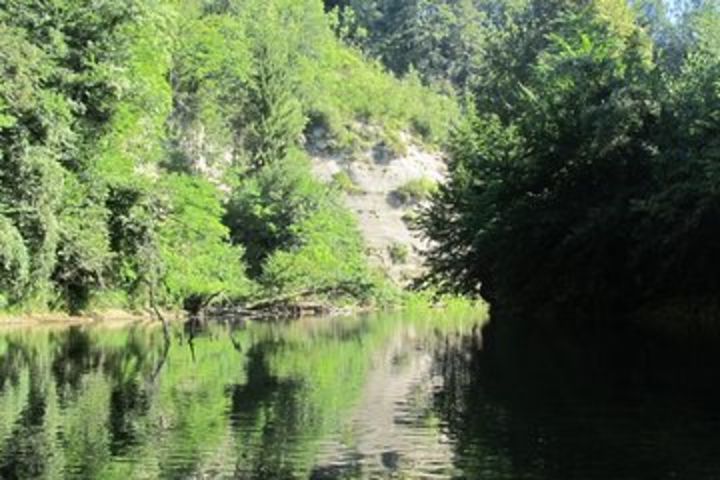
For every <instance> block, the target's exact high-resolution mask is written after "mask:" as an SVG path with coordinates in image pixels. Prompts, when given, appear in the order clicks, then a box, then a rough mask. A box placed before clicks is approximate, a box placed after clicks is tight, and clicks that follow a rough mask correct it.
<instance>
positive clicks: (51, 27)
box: [0, 0, 455, 311]
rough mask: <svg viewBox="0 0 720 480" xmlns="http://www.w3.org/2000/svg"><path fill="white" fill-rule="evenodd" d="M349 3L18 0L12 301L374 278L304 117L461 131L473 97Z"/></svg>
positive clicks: (344, 130)
mask: <svg viewBox="0 0 720 480" xmlns="http://www.w3.org/2000/svg"><path fill="white" fill-rule="evenodd" d="M336 23H337V22H336V19H335V17H332V16H328V15H327V14H326V13H325V11H324V8H323V4H322V2H321V1H320V0H304V1H300V2H298V1H296V0H292V1H291V0H273V1H270V2H268V1H260V0H242V1H240V0H238V1H214V0H186V1H177V0H160V1H155V0H152V1H151V0H130V1H125V2H100V3H98V2H92V1H88V0H62V1H54V2H32V1H27V0H9V1H7V2H3V3H2V5H0V45H2V47H0V75H1V77H2V81H0V239H1V241H0V308H10V309H15V310H17V309H45V308H63V309H69V310H73V311H78V310H83V309H87V308H92V307H94V306H97V307H114V306H120V307H123V306H125V307H132V306H137V307H140V306H143V305H146V304H147V302H149V301H152V300H154V301H155V302H156V303H163V304H165V305H169V306H174V305H179V304H181V303H182V302H183V301H185V300H187V299H188V298H198V297H201V298H202V297H210V296H214V295H217V294H219V293H225V294H226V295H230V296H233V297H238V296H239V297H242V296H248V295H253V294H257V293H258V292H259V291H260V290H263V289H264V288H272V289H273V290H277V289H280V290H287V289H291V288H292V289H295V288H297V289H302V288H307V287H311V286H316V285H322V286H332V284H333V283H343V284H345V283H346V282H353V283H354V284H356V285H363V286H364V287H363V288H364V289H365V290H366V289H368V288H371V284H372V282H371V281H370V280H369V277H368V276H369V275H370V273H369V270H368V269H367V267H366V266H365V264H364V259H363V255H362V253H363V246H362V242H361V238H360V236H359V233H358V230H357V228H356V226H355V224H354V220H353V219H352V217H350V216H349V214H348V213H347V212H345V211H344V210H343V207H342V206H340V203H339V202H338V199H337V196H338V195H337V192H336V191H335V190H333V189H332V188H330V187H326V186H324V185H321V184H320V183H318V182H317V181H315V180H314V179H313V178H312V175H311V173H310V167H309V163H308V162H307V161H306V160H305V158H304V156H305V153H304V152H303V147H304V135H305V134H306V133H307V132H308V131H309V130H310V129H322V130H323V131H324V132H326V133H325V135H326V136H327V137H328V138H329V139H330V140H331V143H332V145H334V147H335V148H338V149H350V148H356V147H358V146H360V145H363V144H364V143H367V142H378V141H383V140H384V139H386V138H387V139H395V138H397V137H398V133H399V131H401V130H409V129H412V128H415V129H416V130H417V132H418V134H419V135H422V136H423V137H424V139H425V141H426V142H428V143H436V142H441V141H443V139H444V138H445V134H446V132H447V131H448V129H447V124H449V119H450V118H451V117H452V116H453V115H454V112H455V103H454V101H453V100H452V99H450V98H447V97H445V96H441V95H439V94H436V93H433V92H432V91H430V90H428V89H427V88H425V87H423V86H422V85H420V83H419V82H418V81H417V79H414V78H408V79H406V80H398V79H396V78H395V77H393V76H392V75H390V74H388V73H386V72H385V70H384V69H383V68H382V67H381V66H379V65H378V64H375V63H372V62H368V61H366V60H365V59H364V57H363V55H362V54H361V53H359V51H357V50H356V49H354V48H352V47H349V46H346V45H345V44H343V43H342V42H341V41H340V40H338V39H337V38H336V36H335V34H334V28H335V25H336ZM385 99H389V100H385ZM420 99H422V101H420ZM368 123H371V124H373V125H374V126H375V127H379V128H373V129H368V128H363V125H365V124H368ZM368 131H370V132H374V133H373V135H376V137H377V138H370V137H369V135H368V134H367V132H368ZM321 231H322V232H325V231H327V232H329V235H327V236H324V235H320V234H319V232H321Z"/></svg>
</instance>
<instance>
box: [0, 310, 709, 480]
mask: <svg viewBox="0 0 720 480" xmlns="http://www.w3.org/2000/svg"><path fill="white" fill-rule="evenodd" d="M482 317H483V316H482V314H481V313H478V312H468V311H466V312H459V313H455V314H448V313H427V312H426V313H418V312H416V313H414V314H412V313H406V314H394V315H376V316H368V317H358V318H350V319H337V320H317V319H315V320H308V321H301V322H294V323H290V324H286V325H249V326H245V327H244V328H235V329H233V328H229V327H227V326H223V325H213V326H211V327H208V328H204V329H202V330H201V331H195V332H191V331H190V330H189V329H187V328H177V329H176V330H175V331H174V332H173V338H172V342H171V343H170V344H169V346H168V344H166V342H165V341H164V339H163V336H162V332H161V330H160V329H158V328H149V327H147V326H140V325H138V326H130V327H127V328H122V329H120V328H113V329H109V328H104V327H82V328H77V327H75V328H66V329H52V330H47V329H42V330H38V329H35V330H32V331H30V330H7V331H4V332H0V478H4V479H11V478H19V479H31V478H98V479H114V478H118V479H120V478H121V479H124V480H127V479H136V478H137V479H142V478H148V479H150V478H240V479H286V478H287V479H290V478H314V479H334V478H347V479H355V478H399V479H414V478H428V479H431V478H433V479H434V478H458V479H459V478H468V479H543V480H544V479H548V480H549V479H559V480H562V479H598V480H599V479H603V480H606V479H712V478H720V396H719V395H716V393H715V389H714V388H713V386H712V385H709V384H708V383H707V382H705V383H697V382H696V381H695V380H690V379H688V378H687V376H684V375H682V374H681V373H678V372H675V371H673V372H671V374H669V375H665V374H664V373H662V374H657V372H656V373H654V374H651V375H647V374H645V373H643V372H645V371H646V370H647V368H645V367H647V365H644V366H643V367H642V368H641V366H640V363H642V362H640V363H638V362H637V361H635V360H637V358H640V357H642V356H638V357H633V358H635V360H633V361H632V362H631V364H630V365H623V366H622V368H620V365H619V363H627V361H626V360H623V362H611V363H613V364H616V365H618V368H615V367H608V364H607V362H605V361H604V359H603V358H598V357H593V356H591V355H586V354H581V353H578V352H573V351H572V350H571V349H563V348H559V349H556V350H558V351H560V352H561V353H557V351H554V350H553V351H550V349H549V347H548V346H547V345H545V344H543V342H540V341H537V340H533V341H527V339H525V340H518V339H513V338H505V339H500V340H497V339H493V341H492V342H491V343H490V344H488V341H489V339H487V338H486V339H485V340H483V339H481V336H480V334H479V329H478V328H477V325H478V323H479V322H481V321H482ZM651 370H652V369H651ZM669 370H672V369H671V368H670V369H669ZM699 385H702V386H703V387H702V388H700V387H699Z"/></svg>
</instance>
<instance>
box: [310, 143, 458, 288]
mask: <svg viewBox="0 0 720 480" xmlns="http://www.w3.org/2000/svg"><path fill="white" fill-rule="evenodd" d="M404 140H405V141H406V142H407V144H408V145H409V146H408V148H407V152H406V153H405V154H403V155H402V156H398V157H395V158H393V157H392V156H390V155H388V154H387V152H385V151H384V149H382V147H376V148H374V149H371V150H368V151H365V152H363V153H362V154H360V155H357V154H356V155H353V156H352V158H349V157H348V156H346V155H338V154H335V155H333V154H328V153H325V152H323V151H322V150H321V149H320V148H309V151H310V152H311V158H312V165H313V170H314V172H315V174H316V175H317V176H318V177H319V178H320V179H321V180H324V181H326V182H331V181H332V180H333V176H334V175H335V174H337V173H338V172H341V171H344V172H346V173H347V174H348V176H349V177H350V178H351V179H352V181H353V182H354V183H355V185H356V186H357V187H358V191H359V193H356V194H346V195H345V202H346V204H347V206H348V208H350V209H351V210H352V211H353V212H354V213H355V214H356V215H357V219H358V224H359V226H360V229H361V231H362V233H363V235H364V237H365V241H366V244H367V246H368V250H369V251H368V254H369V256H370V259H371V261H372V262H374V263H375V264H376V265H380V266H381V267H382V268H383V269H384V270H385V271H387V272H388V273H389V274H390V275H391V277H392V278H394V279H395V280H396V281H398V282H399V283H402V284H404V283H407V282H408V281H409V280H411V279H412V278H415V277H417V276H418V275H419V274H420V273H421V272H422V256H421V255H420V253H421V252H422V250H424V249H425V248H426V243H425V242H424V241H423V239H421V238H419V235H418V233H417V232H414V231H411V230H410V228H409V227H408V225H407V222H406V220H404V219H403V217H406V216H408V215H412V211H413V210H416V209H417V208H420V205H399V204H398V202H396V201H393V200H394V199H393V195H392V192H394V191H395V190H397V189H398V188H399V187H401V186H403V185H405V184H406V183H407V182H409V181H410V180H416V179H422V178H428V179H432V180H434V181H436V182H438V183H439V182H442V181H443V180H444V179H445V177H446V174H447V165H446V164H445V161H444V159H443V158H442V156H441V155H440V154H439V153H436V152H428V151H427V150H423V149H422V148H421V147H419V146H417V145H416V144H413V143H411V140H410V139H409V138H405V139H404ZM394 245H404V246H406V247H407V248H408V250H409V256H408V259H407V261H406V262H404V263H401V264H395V263H393V261H392V259H391V256H390V253H389V252H390V249H391V248H392V247H393V246H394Z"/></svg>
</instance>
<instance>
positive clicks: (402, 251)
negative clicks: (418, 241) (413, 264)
mask: <svg viewBox="0 0 720 480" xmlns="http://www.w3.org/2000/svg"><path fill="white" fill-rule="evenodd" d="M388 254H389V255H390V260H391V261H392V263H394V264H395V265H402V264H405V263H407V261H408V258H409V257H410V249H409V248H408V246H407V245H404V244H402V243H393V244H392V245H390V246H388Z"/></svg>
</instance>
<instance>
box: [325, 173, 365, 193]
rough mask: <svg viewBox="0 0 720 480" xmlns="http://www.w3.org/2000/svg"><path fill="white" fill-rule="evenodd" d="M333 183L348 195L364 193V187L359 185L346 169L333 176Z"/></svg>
mask: <svg viewBox="0 0 720 480" xmlns="http://www.w3.org/2000/svg"><path fill="white" fill-rule="evenodd" d="M332 183H333V185H335V186H336V187H337V188H339V189H340V190H341V191H343V192H345V193H347V194H348V195H356V194H359V193H362V189H361V188H360V187H358V186H357V185H356V184H355V182H354V181H353V179H352V178H350V175H348V173H347V172H346V171H345V170H340V171H339V172H337V173H336V174H334V175H333V177H332Z"/></svg>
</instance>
